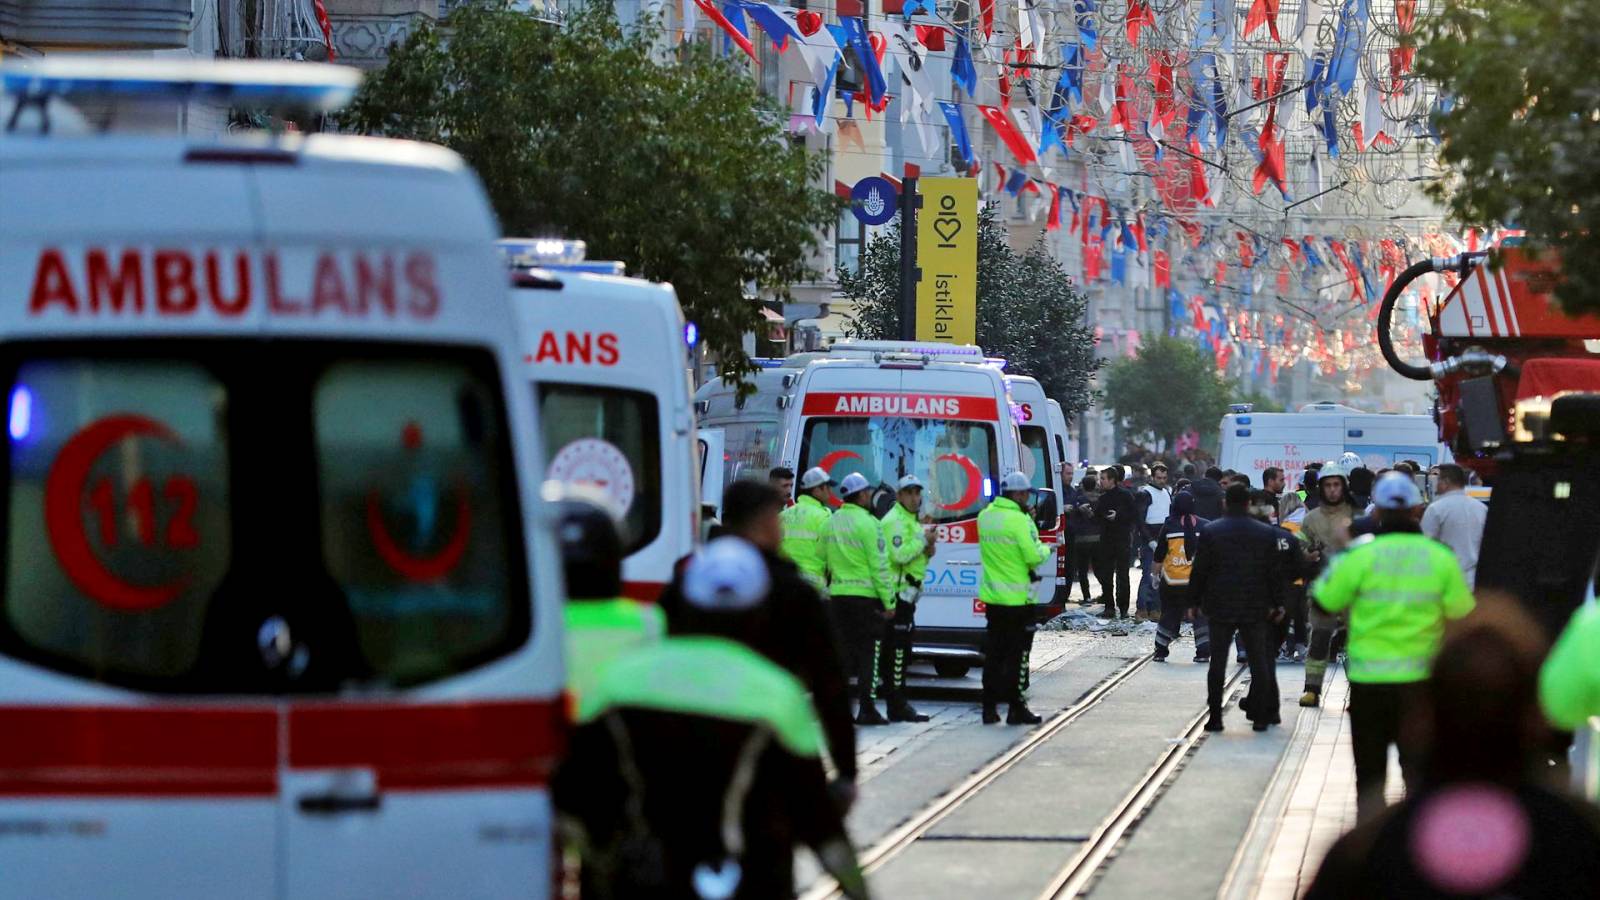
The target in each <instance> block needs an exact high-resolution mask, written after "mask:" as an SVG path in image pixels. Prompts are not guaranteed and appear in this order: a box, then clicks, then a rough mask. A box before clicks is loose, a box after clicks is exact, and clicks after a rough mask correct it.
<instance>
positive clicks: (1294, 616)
mask: <svg viewBox="0 0 1600 900" xmlns="http://www.w3.org/2000/svg"><path fill="white" fill-rule="evenodd" d="M1288 597H1289V602H1288V603H1286V604H1284V607H1285V608H1284V613H1285V615H1284V618H1283V622H1282V623H1281V624H1279V625H1278V643H1279V644H1280V645H1282V646H1283V647H1284V648H1285V649H1287V650H1291V651H1292V650H1294V648H1295V647H1297V646H1300V645H1303V644H1305V645H1309V644H1310V643H1311V632H1310V628H1309V626H1308V623H1307V622H1306V602H1307V601H1306V586H1305V585H1303V584H1291V585H1289V595H1288Z"/></svg>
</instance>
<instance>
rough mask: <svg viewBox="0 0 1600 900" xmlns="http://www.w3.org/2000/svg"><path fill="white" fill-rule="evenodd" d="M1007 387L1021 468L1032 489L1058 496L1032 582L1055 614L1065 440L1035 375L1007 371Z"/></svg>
mask: <svg viewBox="0 0 1600 900" xmlns="http://www.w3.org/2000/svg"><path fill="white" fill-rule="evenodd" d="M1006 388H1007V390H1009V391H1010V393H1011V403H1012V409H1013V410H1014V411H1015V413H1014V415H1015V418H1016V420H1017V431H1018V433H1019V434H1020V436H1021V438H1022V471H1023V472H1024V473H1025V474H1026V475H1027V476H1028V478H1029V480H1030V481H1032V482H1033V487H1034V489H1035V490H1045V491H1050V492H1052V493H1053V494H1055V496H1056V498H1057V503H1056V513H1057V514H1056V515H1055V516H1054V517H1053V518H1051V519H1050V520H1049V521H1048V522H1041V523H1040V527H1039V540H1041V541H1043V542H1044V545H1045V546H1046V547H1048V548H1050V556H1049V558H1047V559H1046V560H1045V561H1044V562H1043V563H1041V564H1040V565H1039V568H1038V570H1037V571H1038V574H1039V576H1040V580H1039V581H1038V582H1037V583H1036V584H1035V585H1034V590H1035V592H1036V597H1035V599H1036V600H1038V601H1039V602H1041V603H1044V604H1046V610H1044V611H1042V614H1046V615H1054V614H1056V613H1060V612H1061V607H1060V606H1059V605H1056V602H1055V600H1056V591H1057V588H1058V587H1065V585H1066V576H1065V573H1064V572H1063V571H1062V570H1061V562H1062V560H1061V555H1062V554H1061V551H1062V545H1063V543H1064V542H1065V540H1066V533H1067V530H1066V524H1067V519H1066V516H1064V515H1062V514H1061V511H1060V510H1061V506H1060V502H1059V498H1060V497H1061V495H1062V494H1063V493H1064V492H1065V488H1064V486H1063V485H1062V484H1061V463H1062V461H1063V460H1065V459H1066V457H1065V455H1064V452H1065V443H1064V441H1063V440H1062V433H1061V431H1060V430H1057V429H1056V428H1054V427H1053V423H1052V422H1051V417H1050V404H1051V403H1052V402H1054V401H1052V400H1050V399H1049V398H1048V397H1046V396H1045V394H1044V387H1043V386H1042V385H1040V384H1039V380H1038V379H1037V378H1031V377H1029V376H1027V375H1007V376H1006ZM1059 409H1060V407H1059V406H1058V407H1057V410H1058V411H1059Z"/></svg>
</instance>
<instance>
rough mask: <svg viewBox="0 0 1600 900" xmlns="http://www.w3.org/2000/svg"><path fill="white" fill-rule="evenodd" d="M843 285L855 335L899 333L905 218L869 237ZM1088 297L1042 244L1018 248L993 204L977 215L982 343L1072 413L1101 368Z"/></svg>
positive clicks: (1088, 396) (1088, 395)
mask: <svg viewBox="0 0 1600 900" xmlns="http://www.w3.org/2000/svg"><path fill="white" fill-rule="evenodd" d="M839 290H840V291H841V292H842V293H843V294H844V295H845V296H847V297H849V298H850V299H851V300H853V301H855V303H856V320H855V322H854V323H853V324H851V325H850V326H848V327H847V328H846V332H847V333H848V334H849V335H850V336H851V337H857V338H873V339H884V338H893V337H896V336H897V335H898V334H899V327H898V323H899V299H898V298H899V290H900V220H899V219H898V218H897V219H895V220H894V222H893V223H892V224H891V225H890V226H889V227H888V228H885V229H884V230H883V231H881V232H879V233H878V234H877V235H876V236H875V237H873V239H872V240H871V242H869V243H868V245H867V249H866V251H865V252H864V253H863V254H862V257H861V272H860V274H850V273H841V274H840V276H839ZM1087 304H1088V301H1087V300H1085V298H1084V296H1083V295H1082V294H1080V293H1078V291H1077V290H1075V289H1074V288H1073V286H1072V281H1071V280H1070V278H1069V276H1068V275H1067V273H1066V270H1065V269H1063V268H1062V267H1061V264H1060V263H1059V262H1057V261H1056V260H1055V259H1054V258H1053V257H1051V256H1050V254H1049V252H1048V251H1046V249H1045V247H1044V244H1043V242H1040V243H1039V244H1036V245H1034V246H1033V247H1030V248H1028V250H1027V252H1025V253H1017V252H1016V251H1014V250H1012V249H1011V246H1010V245H1009V244H1007V243H1006V230H1005V225H1004V223H1002V222H1001V221H1000V219H999V217H998V216H997V215H996V212H995V209H994V207H992V206H985V207H983V209H982V211H981V212H980V213H979V215H978V346H980V347H982V348H983V350H984V352H985V353H987V354H989V355H990V356H999V357H1003V358H1005V360H1006V361H1007V367H1006V372H1007V374H1011V375H1031V376H1033V377H1034V378H1037V379H1039V383H1040V384H1041V385H1042V386H1043V387H1044V392H1045V394H1046V395H1047V396H1049V397H1050V398H1051V399H1053V400H1055V401H1056V402H1057V403H1060V404H1061V410H1062V412H1064V413H1065V414H1066V415H1067V416H1068V417H1069V418H1070V417H1073V416H1076V415H1077V414H1078V413H1081V412H1083V411H1084V410H1085V409H1088V408H1089V404H1090V403H1092V402H1093V400H1094V393H1093V391H1092V390H1091V388H1090V384H1089V382H1090V379H1091V378H1092V377H1093V376H1094V373H1095V370H1096V369H1098V368H1099V367H1100V361H1099V360H1097V359H1095V356H1094V344H1095V339H1094V333H1093V332H1092V331H1091V330H1090V329H1089V328H1087V327H1086V326H1085V325H1084V323H1083V320H1084V313H1085V312H1086V309H1087Z"/></svg>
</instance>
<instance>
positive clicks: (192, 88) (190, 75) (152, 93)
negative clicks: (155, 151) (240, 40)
mask: <svg viewBox="0 0 1600 900" xmlns="http://www.w3.org/2000/svg"><path fill="white" fill-rule="evenodd" d="M360 84H361V73H360V72H359V71H357V70H356V69H353V68H350V67H349V66H336V65H330V64H326V63H304V62H278V61H272V62H269V61H258V60H166V59H120V58H112V57H103V56H77V57H64V56H57V57H47V58H45V59H31V60H17V61H7V62H5V63H3V64H0V94H4V95H8V96H14V97H16V108H15V109H13V110H12V112H11V116H10V118H9V119H8V120H7V122H6V130H7V131H13V130H15V129H16V127H17V122H18V121H19V119H20V118H21V116H22V113H23V111H24V110H26V109H29V108H33V109H36V110H38V111H39V115H40V117H41V120H42V122H41V126H40V130H41V132H49V130H50V120H49V107H48V104H49V102H50V100H52V99H56V98H75V97H92V98H96V99H102V100H103V99H140V100H149V99H170V100H215V101H219V102H224V103H228V104H232V105H241V106H253V107H263V108H270V109H275V110H284V111H303V112H318V113H321V112H330V111H332V110H336V109H339V108H341V107H343V106H346V105H348V104H349V102H350V100H351V98H353V97H354V96H355V92H356V88H357V87H359V86H360Z"/></svg>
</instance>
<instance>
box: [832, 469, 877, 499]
mask: <svg viewBox="0 0 1600 900" xmlns="http://www.w3.org/2000/svg"><path fill="white" fill-rule="evenodd" d="M871 486H872V485H870V484H868V483H867V476H865V475H863V474H861V473H860V472H851V473H850V474H849V475H846V476H845V477H844V481H841V482H839V496H841V497H848V496H850V495H851V494H856V493H860V492H861V491H864V490H866V489H867V488H869V487H871Z"/></svg>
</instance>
